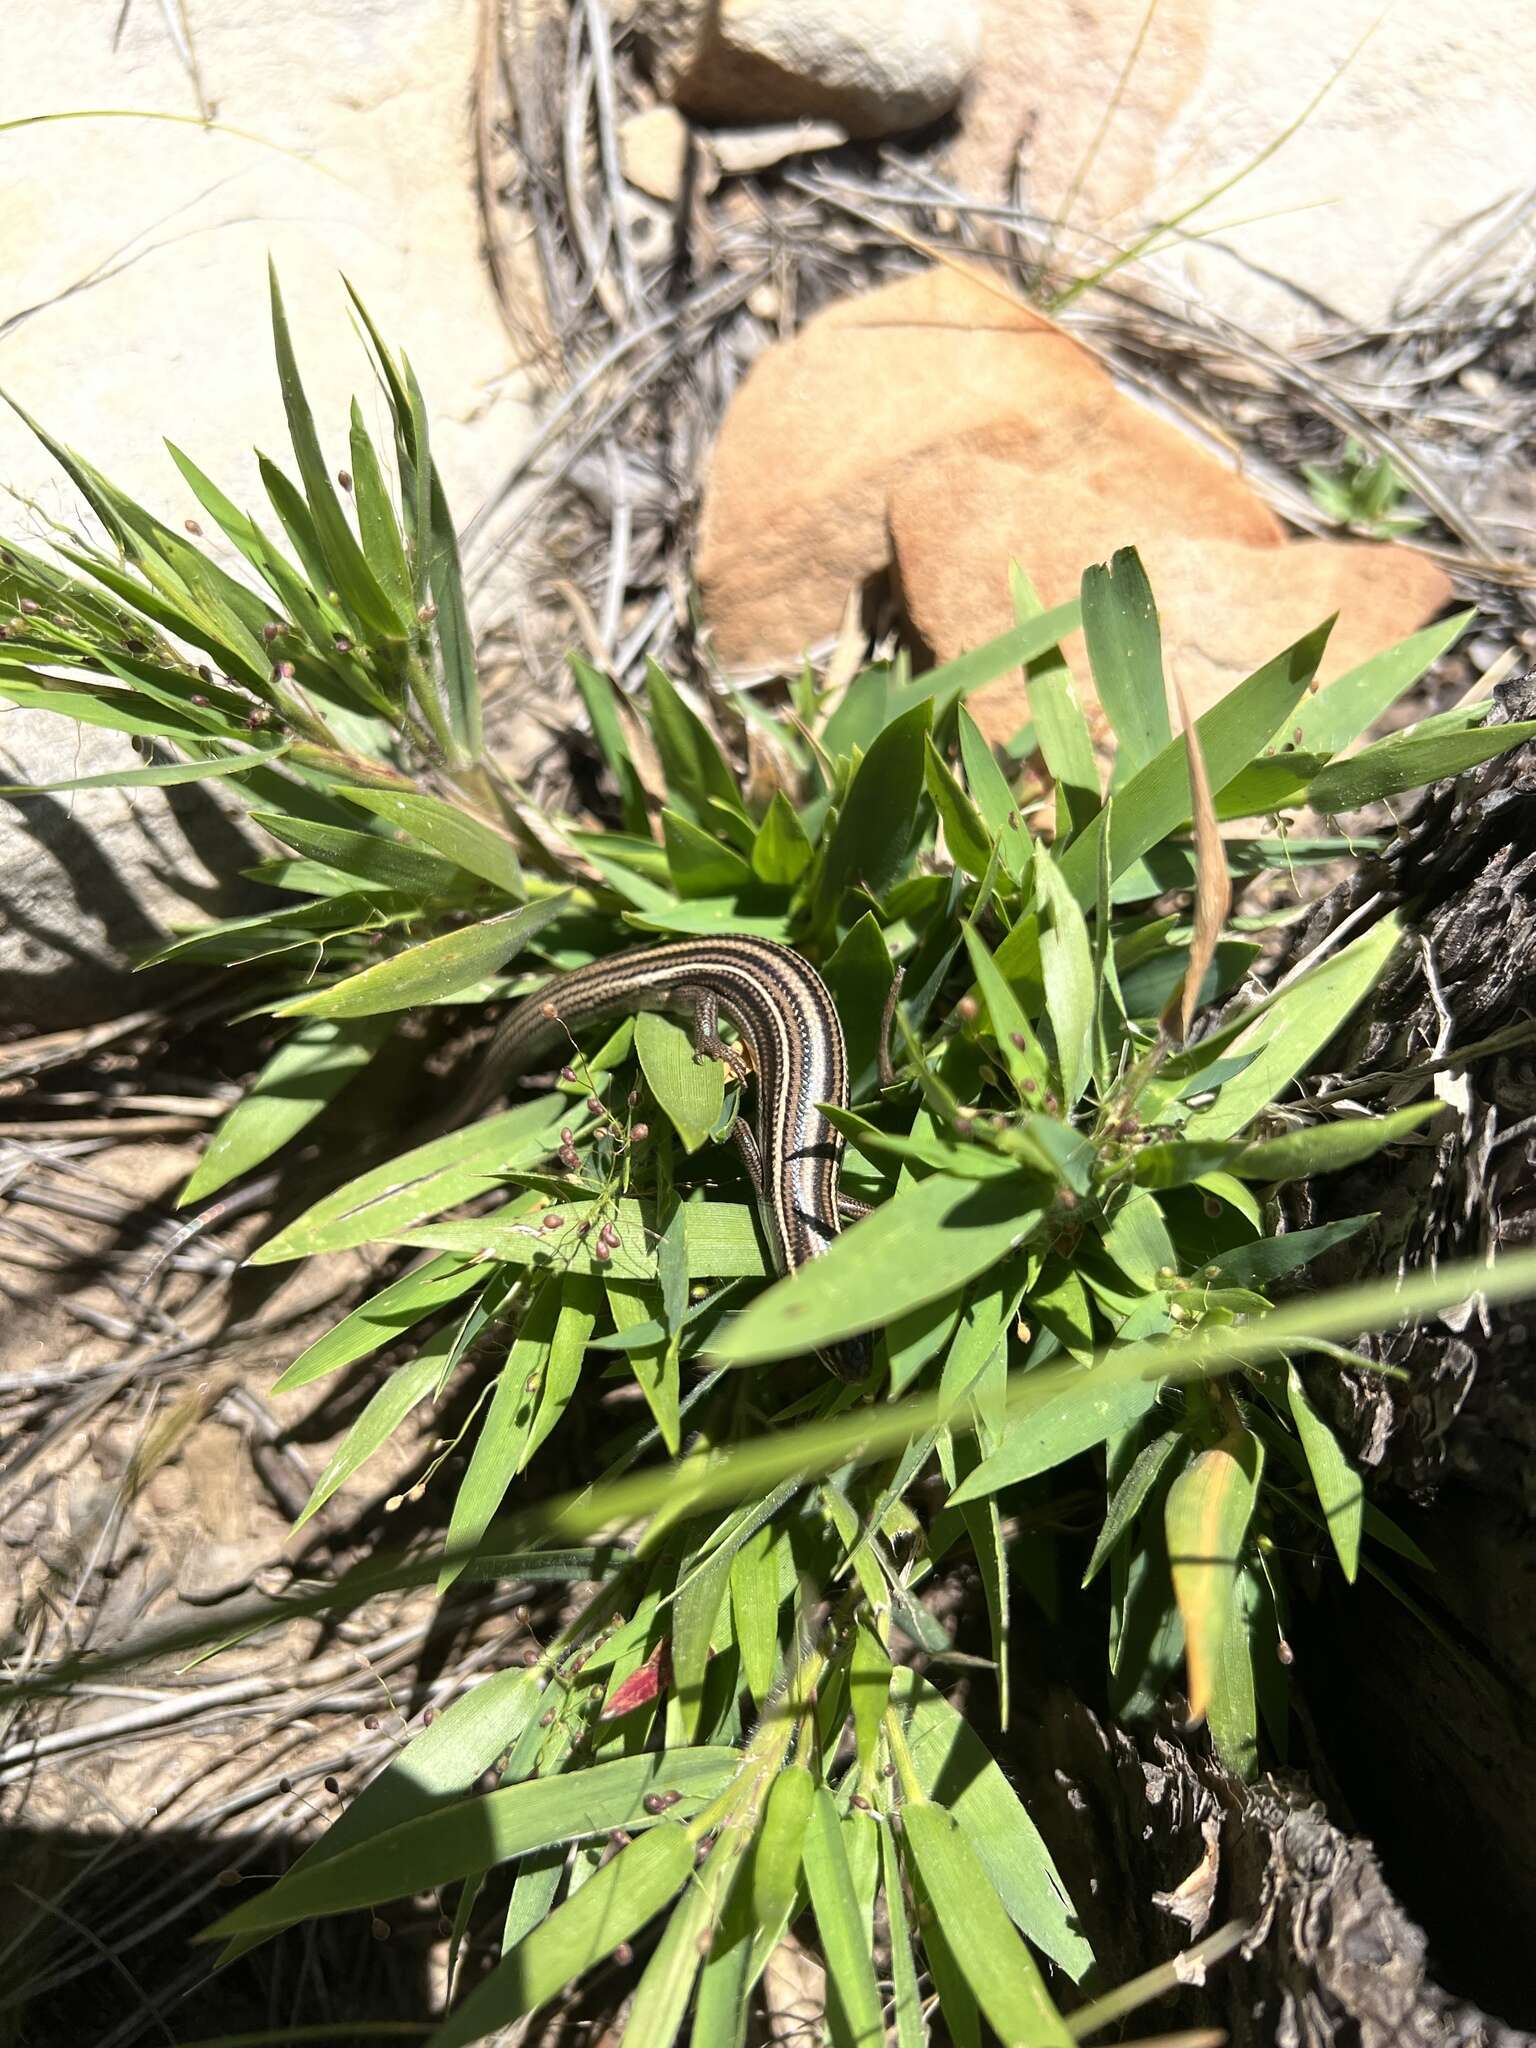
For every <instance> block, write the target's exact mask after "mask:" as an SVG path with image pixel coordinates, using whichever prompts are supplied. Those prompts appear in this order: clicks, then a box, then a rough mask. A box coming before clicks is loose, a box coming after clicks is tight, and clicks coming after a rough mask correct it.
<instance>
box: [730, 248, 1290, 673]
mask: <svg viewBox="0 0 1536 2048" xmlns="http://www.w3.org/2000/svg"><path fill="white" fill-rule="evenodd" d="M940 451H943V452H947V453H948V454H949V455H950V456H952V457H953V458H954V459H955V460H956V461H969V460H971V459H973V458H976V457H981V456H987V455H992V456H994V457H999V456H1000V457H1001V458H1002V459H1003V460H1004V461H1006V462H1007V463H1008V464H1010V465H1014V466H1018V467H1021V468H1023V469H1025V470H1027V471H1028V472H1030V473H1032V474H1034V475H1037V476H1040V477H1046V478H1049V477H1053V476H1057V475H1061V476H1070V477H1072V478H1073V479H1074V480H1075V482H1080V487H1081V488H1082V489H1084V490H1086V491H1092V492H1102V491H1105V490H1108V489H1109V488H1110V487H1111V482H1112V481H1113V480H1115V479H1119V480H1120V481H1119V486H1118V487H1119V488H1121V489H1123V491H1124V492H1126V493H1134V494H1137V495H1138V496H1139V498H1140V499H1141V500H1142V501H1143V502H1144V503H1145V505H1146V506H1147V507H1148V508H1150V509H1155V515H1156V517H1157V518H1158V520H1159V521H1160V522H1161V523H1162V524H1164V525H1165V526H1167V527H1169V528H1171V529H1173V530H1176V531H1182V532H1185V533H1190V534H1195V535H1204V536H1208V537H1211V538H1229V539H1237V540H1242V541H1245V542H1247V543H1249V544H1250V545H1255V546H1266V545H1268V546H1273V545H1275V544H1277V543H1278V542H1279V540H1280V539H1281V528H1280V525H1279V522H1278V521H1277V520H1276V518H1275V516H1274V514H1273V513H1272V512H1271V511H1270V510H1269V509H1268V507H1267V506H1266V505H1264V504H1263V502H1262V501H1261V500H1260V499H1259V498H1258V497H1256V496H1255V494H1254V493H1253V492H1252V491H1251V490H1250V488H1249V487H1248V485H1247V484H1246V483H1244V481H1243V480H1242V478H1241V477H1240V476H1238V475H1237V474H1236V473H1235V472H1234V471H1233V470H1231V469H1230V468H1229V467H1228V466H1227V465H1226V464H1225V463H1224V462H1223V461H1221V460H1219V459H1218V458H1217V457H1216V456H1215V455H1213V454H1210V453H1208V452H1207V451H1206V450H1205V449H1203V448H1201V447H1200V446H1199V445H1197V444H1196V443H1195V442H1194V441H1193V440H1191V439H1190V438H1189V437H1188V436H1187V435H1184V434H1182V433H1181V432H1179V430H1178V429H1176V428H1175V427H1172V426H1170V425H1169V424H1168V423H1167V422H1166V421H1164V420H1162V419H1159V418H1158V417H1156V416H1155V415H1154V414H1152V413H1150V412H1148V411H1147V410H1146V409H1145V408H1144V407H1142V406H1139V405H1137V404H1136V403H1135V402H1134V401H1133V400H1131V399H1129V398H1127V397H1125V396H1124V395H1123V394H1122V393H1121V392H1120V391H1118V390H1117V389H1116V387H1115V385H1114V383H1113V381H1112V380H1111V378H1110V377H1109V375H1108V374H1107V372H1106V371H1105V370H1104V369H1103V368H1102V367H1101V365H1100V364H1099V363H1098V362H1096V361H1095V359H1094V358H1093V357H1092V356H1091V355H1090V354H1089V353H1088V351H1087V350H1086V349H1085V348H1083V347H1082V346H1081V345H1080V344H1079V343H1078V342H1075V341H1073V340H1072V339H1071V338H1070V337H1069V336H1068V335H1066V334H1065V333H1063V332H1062V330H1061V329H1060V328H1058V327H1056V326H1054V325H1052V323H1051V322H1049V321H1048V320H1045V319H1043V318H1042V317H1041V316H1040V315H1039V314H1037V313H1034V312H1032V311H1030V309H1029V308H1027V307H1026V306H1024V305H1022V304H1021V303H1020V302H1019V301H1018V300H1017V299H1015V298H1013V297H1012V296H1011V295H1010V294H1009V293H1008V292H1007V291H1006V290H1004V289H1003V288H1002V287H1000V286H997V285H995V284H993V283H992V282H991V281H990V280H988V279H986V278H984V277H983V276H982V275H980V274H979V273H976V272H973V271H965V270H957V269H952V268H949V267H947V266H946V267H943V268H939V269H934V270H927V271H921V272H918V273H916V274H915V275H913V276H912V277H909V278H903V279H901V280H900V281H898V282H897V283H895V284H891V285H886V286H883V287H882V288H881V289H880V290H878V291H874V292H869V293H866V294H864V295H862V296H860V297H858V298H852V299H845V300H841V301H839V302H838V303H837V304H835V305H833V306H831V307H828V308H827V309H826V310H825V311H824V312H822V313H820V314H818V315H817V316H816V318H815V319H813V320H811V321H809V322H808V323H807V324H806V326H805V327H804V329H803V330H802V331H801V332H800V333H799V334H798V335H796V336H795V337H794V338H793V339H792V340H789V341H785V342H780V343H778V344H776V345H775V346H773V347H772V348H770V349H768V350H767V351H766V352H765V353H764V355H763V356H761V357H760V358H759V360H758V361H757V362H756V363H755V364H754V365H753V367H752V370H751V371H750V372H749V374H748V375H747V377H746V378H745V379H744V381H743V383H742V385H741V388H740V389H739V391H738V392H737V393H736V396H735V397H734V399H733V400H732V402H731V405H730V407H729V409H728V411H727V413H726V417H725V420H724V422H723V424H722V427H721V430H720V435H719V439H718V442H717V444H716V447H715V451H714V455H713V459H712V461H711V464H710V469H709V474H708V477H707V479H706V485H705V492H704V503H703V511H702V516H701V525H700V539H699V549H698V557H697V572H698V580H699V588H700V594H701V598H702V601H703V609H704V614H705V618H706V620H707V622H708V624H709V626H710V628H711V632H712V636H713V646H714V650H715V652H716V654H717V655H718V656H719V658H720V659H721V660H722V661H723V662H724V663H726V664H727V665H728V666H732V667H741V668H747V667H772V666H775V665H779V664H783V663H786V662H793V661H795V660H796V659H797V658H798V657H799V656H800V655H801V654H802V653H803V652H804V650H806V649H807V648H809V647H812V646H815V645H818V644H819V643H820V642H822V641H824V640H826V639H828V638H830V637H831V636H832V635H834V634H835V633H836V632H837V629H838V625H839V622H840V620H841V618H842V615H843V609H844V606H845V605H846V603H847V600H848V595H849V592H850V591H851V590H856V589H858V588H859V587H860V586H861V585H862V584H863V583H864V582H865V581H866V580H867V579H868V578H869V577H871V576H873V575H876V574H877V573H879V572H880V571H881V570H883V569H884V568H885V567H886V566H887V564H888V562H889V560H890V552H891V550H890V535H889V528H888V523H887V508H888V505H889V502H890V498H891V494H892V492H893V490H894V489H895V488H896V486H897V484H898V483H899V481H900V480H901V478H902V477H903V476H904V475H905V474H906V473H907V471H908V470H910V469H913V468H914V467H916V466H918V465H920V464H921V463H923V462H924V461H926V460H928V459H930V458H931V457H932V456H933V455H934V454H935V453H938V452H940ZM1003 588H1004V594H1005V595H1006V587H1005V586H1003Z"/></svg>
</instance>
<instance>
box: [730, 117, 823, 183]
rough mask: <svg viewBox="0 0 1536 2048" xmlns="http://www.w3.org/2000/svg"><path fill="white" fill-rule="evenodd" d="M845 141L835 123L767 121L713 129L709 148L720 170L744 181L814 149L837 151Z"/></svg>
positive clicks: (805, 154)
mask: <svg viewBox="0 0 1536 2048" xmlns="http://www.w3.org/2000/svg"><path fill="white" fill-rule="evenodd" d="M847 140H848V131H847V129H846V128H840V127H839V126H838V124H837V123H836V122H835V121H769V122H765V123H764V124H763V126H761V127H759V128H717V129H714V130H712V131H711V133H710V137H709V147H710V152H711V154H712V155H713V157H714V159H715V161H716V163H718V164H719V166H720V168H721V170H722V171H724V172H725V173H726V174H727V175H728V176H730V177H733V178H745V177H749V176H750V175H751V173H752V172H753V171H770V170H772V169H773V166H774V165H775V164H781V163H783V162H784V161H785V160H786V158H788V157H792V156H808V155H809V154H810V152H811V151H812V150H814V149H841V148H842V146H843V144H844V143H845V142H846V141H847Z"/></svg>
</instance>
